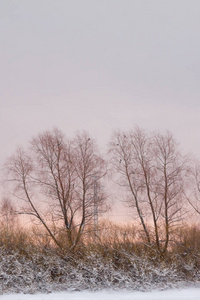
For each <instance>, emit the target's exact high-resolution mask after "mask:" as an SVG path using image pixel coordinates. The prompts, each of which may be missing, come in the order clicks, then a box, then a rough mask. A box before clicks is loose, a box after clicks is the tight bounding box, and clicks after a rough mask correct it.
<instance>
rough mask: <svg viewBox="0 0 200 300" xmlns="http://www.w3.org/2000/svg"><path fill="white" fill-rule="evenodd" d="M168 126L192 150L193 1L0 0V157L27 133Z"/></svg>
mask: <svg viewBox="0 0 200 300" xmlns="http://www.w3.org/2000/svg"><path fill="white" fill-rule="evenodd" d="M134 125H139V126H142V127H144V128H147V129H151V130H165V129H169V130H170V131H172V132H173V134H174V135H175V137H176V138H177V140H178V141H179V142H180V144H181V146H182V148H183V150H184V151H185V152H188V151H191V152H193V153H195V154H196V155H197V156H198V157H199V158H200V132H199V131H200V1H199V0H84V1H83V0H70V1H69V0H56V1H55V0H0V137H1V147H0V163H1V164H2V163H3V161H4V160H5V158H6V157H7V156H8V155H10V154H11V153H12V152H13V151H14V149H15V148H16V146H17V145H25V144H26V143H27V141H28V140H30V138H31V137H32V136H33V135H36V134H37V133H39V132H42V131H44V130H46V129H51V128H53V127H58V128H60V129H61V130H63V131H64V132H65V133H66V135H72V133H73V132H74V131H76V130H83V129H84V130H88V131H89V132H90V133H91V135H93V136H94V137H95V138H96V139H97V141H98V142H99V143H100V144H101V146H102V147H104V146H106V143H107V142H108V139H109V136H110V134H111V132H112V130H113V129H115V128H121V129H130V128H131V127H133V126H134Z"/></svg>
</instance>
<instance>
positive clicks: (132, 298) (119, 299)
mask: <svg viewBox="0 0 200 300" xmlns="http://www.w3.org/2000/svg"><path fill="white" fill-rule="evenodd" d="M0 299H1V300H199V299H200V289H199V288H196V289H182V290H167V291H152V292H127V291H124V292H123V291H120V292H106V291H104V292H93V293H92V292H72V293H69V292H59V293H51V294H36V295H28V294H10V295H1V296H0Z"/></svg>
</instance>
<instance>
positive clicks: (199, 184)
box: [186, 160, 200, 215]
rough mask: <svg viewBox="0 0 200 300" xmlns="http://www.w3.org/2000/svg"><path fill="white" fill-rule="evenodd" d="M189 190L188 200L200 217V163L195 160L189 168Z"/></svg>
mask: <svg viewBox="0 0 200 300" xmlns="http://www.w3.org/2000/svg"><path fill="white" fill-rule="evenodd" d="M188 173H189V176H188V178H189V184H188V185H189V188H188V191H187V192H188V193H187V194H186V198H187V200H188V202H189V204H190V205H191V207H192V208H193V210H194V211H195V212H196V213H197V215H200V163H199V161H197V160H193V161H192V163H191V165H190V168H189V172H188Z"/></svg>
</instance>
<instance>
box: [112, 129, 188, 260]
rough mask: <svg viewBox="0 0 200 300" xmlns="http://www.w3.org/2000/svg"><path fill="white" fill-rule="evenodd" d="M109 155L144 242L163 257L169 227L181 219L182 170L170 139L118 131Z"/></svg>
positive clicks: (141, 132)
mask: <svg viewBox="0 0 200 300" xmlns="http://www.w3.org/2000/svg"><path fill="white" fill-rule="evenodd" d="M110 154H111V157H112V163H113V165H114V167H115V170H116V171H117V172H119V173H120V174H121V177H120V180H119V184H120V185H121V186H123V187H125V188H126V192H127V199H128V203H129V206H130V207H132V208H133V209H134V211H135V212H136V216H137V217H138V219H139V221H140V224H141V226H142V229H143V230H142V232H143V234H144V236H145V240H146V242H147V243H148V244H149V245H153V246H155V248H156V249H157V251H158V252H159V253H160V254H162V255H164V254H165V253H166V251H167V248H168V245H169V240H170V235H171V234H172V231H173V227H174V225H175V224H177V223H178V222H179V221H180V219H181V216H182V213H181V210H182V204H183V184H184V179H183V177H184V173H185V170H186V168H185V164H186V161H185V160H184V158H183V157H182V156H181V154H180V152H179V151H178V148H177V144H176V142H175V140H174V138H173V137H172V135H171V134H169V133H167V134H165V135H162V134H148V133H147V132H145V131H144V130H141V129H139V128H136V129H135V130H134V131H130V132H120V131H118V132H116V133H114V135H113V137H112V140H111V143H110Z"/></svg>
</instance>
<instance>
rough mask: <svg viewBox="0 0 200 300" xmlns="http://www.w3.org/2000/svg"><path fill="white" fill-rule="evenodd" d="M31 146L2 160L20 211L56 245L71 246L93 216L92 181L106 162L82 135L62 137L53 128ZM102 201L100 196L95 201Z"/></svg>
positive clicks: (104, 166)
mask: <svg viewBox="0 0 200 300" xmlns="http://www.w3.org/2000/svg"><path fill="white" fill-rule="evenodd" d="M30 145H31V146H30V148H29V149H28V150H27V151H25V150H23V149H18V150H17V151H16V153H15V154H14V155H13V156H12V157H10V158H9V159H8V161H7V163H6V167H7V170H8V173H9V179H10V181H11V182H12V186H13V187H14V194H15V196H17V198H18V199H20V200H23V201H25V203H26V205H23V206H22V207H21V209H20V211H19V212H20V213H22V214H26V215H30V216H33V217H34V218H36V219H37V220H39V222H40V224H42V225H43V226H44V227H45V229H46V230H47V232H48V234H49V235H50V236H51V238H52V239H53V241H54V242H55V244H56V245H57V246H59V247H61V248H62V247H63V244H67V245H68V247H70V248H71V249H74V248H75V247H76V246H77V244H78V243H79V241H80V239H81V237H82V235H83V233H84V232H85V231H86V226H87V224H89V223H91V221H92V218H93V216H94V194H93V191H94V189H93V186H94V180H95V176H98V178H99V180H100V179H101V178H102V177H103V176H104V175H105V173H106V164H105V161H104V160H103V158H102V157H101V156H100V154H99V153H98V151H97V147H96V144H95V142H94V140H93V139H92V138H90V137H89V136H88V134H86V133H81V134H77V135H76V137H75V138H73V139H66V138H65V136H64V135H63V133H62V132H61V131H59V130H57V129H55V130H53V131H52V132H50V131H47V132H44V133H43V134H40V135H38V136H37V137H35V138H33V139H32V141H31V143H30ZM104 202H105V197H103V196H101V195H99V197H98V205H99V206H103V205H104ZM45 208H46V210H45ZM60 236H62V241H61V239H60V238H59V237H60ZM63 238H64V240H63ZM64 241H65V243H64Z"/></svg>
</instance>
